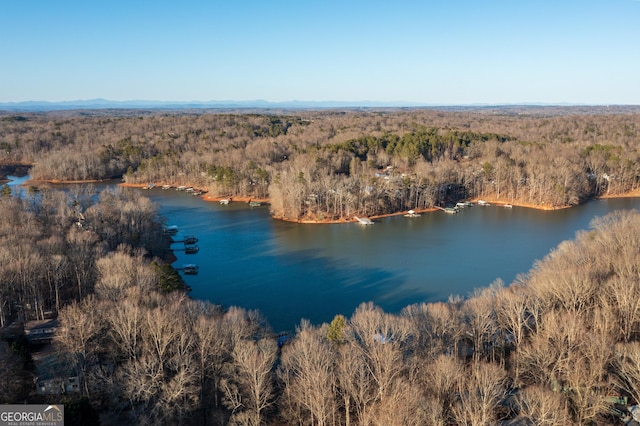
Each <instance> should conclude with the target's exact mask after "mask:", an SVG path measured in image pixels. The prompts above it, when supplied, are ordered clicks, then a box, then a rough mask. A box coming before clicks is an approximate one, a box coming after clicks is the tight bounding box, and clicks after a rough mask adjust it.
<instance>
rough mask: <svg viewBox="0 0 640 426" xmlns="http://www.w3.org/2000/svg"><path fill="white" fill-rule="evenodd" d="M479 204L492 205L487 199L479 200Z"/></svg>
mask: <svg viewBox="0 0 640 426" xmlns="http://www.w3.org/2000/svg"><path fill="white" fill-rule="evenodd" d="M478 205H479V206H490V205H491V204H489V203H488V202H487V201H484V200H478Z"/></svg>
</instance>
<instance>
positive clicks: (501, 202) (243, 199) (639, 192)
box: [24, 179, 640, 225]
mask: <svg viewBox="0 0 640 426" xmlns="http://www.w3.org/2000/svg"><path fill="white" fill-rule="evenodd" d="M103 181H104V180H103V179H92V180H73V181H69V180H59V179H47V180H44V179H41V180H36V179H30V180H28V181H26V182H25V183H24V185H27V184H29V185H32V184H34V183H48V184H53V185H55V184H82V183H98V182H103ZM117 185H118V186H122V187H126V188H141V189H143V188H149V184H144V183H126V182H121V183H118V184H117ZM154 188H158V185H156V186H155V187H154ZM199 197H200V199H202V200H203V201H207V202H220V201H222V200H229V201H230V202H233V203H249V202H259V203H269V198H257V197H250V196H212V195H208V194H207V193H204V194H202V195H199ZM639 197H640V189H636V190H633V191H630V192H626V193H623V194H604V195H599V196H596V197H593V198H592V199H593V200H606V199H613V198H639ZM479 200H483V201H486V202H488V203H490V204H492V205H493V206H496V207H504V206H505V205H511V206H513V207H522V208H528V209H535V210H542V211H554V210H562V209H568V208H571V207H575V206H570V205H565V206H550V205H544V204H542V205H541V204H533V203H525V202H520V201H514V200H505V199H500V198H497V197H495V196H492V195H489V196H486V197H474V198H470V199H468V200H467V201H471V202H474V203H477V202H478V201H479ZM413 210H414V211H415V213H417V214H422V213H431V212H436V211H438V210H440V209H439V208H437V207H432V208H427V209H413ZM406 214H408V211H398V212H393V213H385V214H381V215H373V216H368V219H372V220H375V219H383V218H386V217H393V216H404V215H406ZM271 218H272V219H275V220H280V221H283V222H289V223H300V224H305V225H335V224H344V223H357V222H358V221H357V219H355V218H353V217H351V218H346V217H342V218H338V219H324V220H318V219H311V218H299V219H291V218H287V217H279V216H273V215H272V216H271Z"/></svg>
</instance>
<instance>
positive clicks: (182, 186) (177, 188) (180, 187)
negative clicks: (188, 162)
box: [176, 185, 187, 191]
mask: <svg viewBox="0 0 640 426" xmlns="http://www.w3.org/2000/svg"><path fill="white" fill-rule="evenodd" d="M186 189H187V187H186V186H184V185H180V186H176V191H184V190H186Z"/></svg>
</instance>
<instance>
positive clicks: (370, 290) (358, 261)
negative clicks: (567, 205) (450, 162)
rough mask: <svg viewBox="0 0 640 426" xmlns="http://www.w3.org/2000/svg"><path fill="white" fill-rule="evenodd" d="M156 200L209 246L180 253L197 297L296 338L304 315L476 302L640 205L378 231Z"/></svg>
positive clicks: (396, 220) (454, 218)
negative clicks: (483, 290)
mask: <svg viewBox="0 0 640 426" xmlns="http://www.w3.org/2000/svg"><path fill="white" fill-rule="evenodd" d="M146 193H147V194H148V196H150V197H151V198H152V199H153V200H154V201H156V202H157V203H158V204H159V205H160V211H161V213H162V214H163V215H164V216H166V217H167V218H168V223H169V224H171V225H176V226H178V227H179V229H180V232H179V234H178V237H179V236H184V235H195V236H197V237H198V239H199V242H198V245H199V247H200V251H199V252H198V253H197V254H193V255H187V254H185V253H184V252H179V251H177V252H176V255H177V257H178V260H177V261H176V262H175V263H174V266H181V265H182V264H186V263H196V264H197V265H199V267H200V270H199V274H198V275H196V276H185V280H186V281H187V283H188V284H189V285H190V286H191V287H192V288H193V291H192V296H193V297H195V298H199V299H206V300H210V301H212V302H214V303H220V304H223V305H226V306H230V305H237V306H243V307H245V308H249V309H258V310H260V312H262V314H263V315H265V316H266V318H267V320H268V322H269V323H270V324H271V326H272V327H273V328H274V330H276V331H283V330H293V329H294V328H295V326H296V325H297V324H299V323H300V320H301V319H302V318H306V319H309V320H310V321H311V322H312V323H314V324H320V323H322V322H329V321H331V319H333V317H334V316H335V315H336V314H339V313H341V314H344V315H346V316H349V315H351V313H352V312H353V310H354V309H355V308H356V307H357V306H358V305H359V304H360V303H361V302H367V301H372V302H374V303H375V304H376V305H378V306H380V307H382V308H383V309H384V310H385V311H388V312H399V311H400V310H401V309H402V308H403V307H405V306H407V305H409V304H412V303H417V302H433V301H439V300H446V299H447V298H448V297H449V295H451V294H459V295H463V296H466V295H467V294H468V293H469V292H471V291H472V290H473V289H475V288H478V287H485V286H487V285H489V284H491V283H492V282H493V281H494V280H496V279H497V278H500V279H502V280H503V281H504V282H505V284H510V283H511V282H512V281H513V280H514V279H515V278H516V276H517V275H518V274H521V273H526V272H528V271H529V270H530V269H531V267H532V266H533V264H534V262H535V261H536V260H538V259H542V258H543V257H544V256H545V255H546V254H547V253H549V251H550V250H551V249H553V248H554V247H555V246H557V245H558V244H559V243H560V242H561V241H563V240H567V239H572V238H574V237H575V233H576V231H578V230H581V229H587V228H588V226H589V222H590V221H591V220H592V219H593V218H594V217H596V216H603V215H605V214H607V213H609V212H611V211H614V210H618V209H633V208H635V209H638V208H640V199H615V200H602V201H600V200H598V201H592V202H590V203H587V204H585V205H583V206H579V207H575V208H571V209H565V210H558V211H552V212H545V211H538V210H532V209H524V208H518V207H514V208H513V209H505V208H502V207H493V206H492V207H473V208H468V209H464V210H462V211H461V212H460V213H459V214H457V215H448V214H446V213H444V212H433V213H427V214H423V215H422V216H421V217H417V218H405V217H404V216H397V217H390V218H386V219H381V220H377V221H376V223H375V224H374V225H373V226H364V225H360V224H355V223H354V224H340V225H301V224H292V223H284V222H280V221H276V220H273V219H271V217H270V216H269V210H268V207H249V206H248V205H247V204H244V203H242V204H240V203H238V204H233V203H232V204H230V205H227V206H222V205H220V204H218V203H212V202H205V201H202V200H200V199H199V198H198V197H193V196H190V195H188V194H185V193H181V192H177V191H173V190H169V191H163V190H160V189H154V190H150V191H146ZM176 239H179V238H176ZM179 246H180V245H179V244H176V245H175V247H179Z"/></svg>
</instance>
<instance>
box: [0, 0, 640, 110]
mask: <svg viewBox="0 0 640 426" xmlns="http://www.w3.org/2000/svg"><path fill="white" fill-rule="evenodd" d="M93 98H105V99H109V100H163V101H194V100H197V101H207V100H256V99H264V100H268V101H290V100H303V101H329V100H332V101H365V100H369V101H382V102H391V101H407V102H414V103H415V102H417V103H424V104H439V105H443V104H472V103H491V104H498V103H519V102H539V103H560V102H569V103H581V104H640V0H575V1H574V0H485V1H481V0H437V1H436V0H422V1H413V0H411V1H408V0H395V1H391V0H385V1H378V0H367V1H362V0H342V1H334V0H323V1H305V0H298V1H288V0H253V1H249V0H226V1H219V0H171V1H165V0H153V1H147V0H126V1H125V0H73V1H72V0H13V1H12V0H2V1H0V102H19V101H26V100H44V101H63V100H78V99H93Z"/></svg>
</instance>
